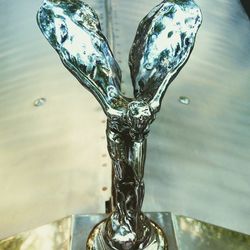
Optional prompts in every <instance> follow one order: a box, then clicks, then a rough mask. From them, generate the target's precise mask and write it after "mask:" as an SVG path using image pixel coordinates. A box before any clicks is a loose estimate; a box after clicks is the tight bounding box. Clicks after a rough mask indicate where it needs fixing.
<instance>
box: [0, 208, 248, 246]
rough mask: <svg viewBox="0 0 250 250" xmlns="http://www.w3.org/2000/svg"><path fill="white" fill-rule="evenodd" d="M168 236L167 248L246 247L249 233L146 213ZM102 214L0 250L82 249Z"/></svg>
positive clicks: (65, 222) (68, 221)
mask: <svg viewBox="0 0 250 250" xmlns="http://www.w3.org/2000/svg"><path fill="white" fill-rule="evenodd" d="M146 215H147V217H149V218H150V219H152V220H153V221H155V222H156V223H157V224H158V225H159V226H160V227H161V228H162V229H163V231H164V233H165V234H166V236H167V241H168V249H169V250H201V249H202V250H211V249H212V250H222V249H227V250H236V249H237V250H249V246H250V236H249V235H245V234H241V233H238V232H234V231H231V230H227V229H225V228H221V227H217V226H214V225H211V224H207V223H204V222H201V221H198V220H194V219H191V218H187V217H184V216H177V215H174V214H170V213H146ZM104 219H105V215H96V214H95V215H74V216H70V217H67V218H64V219H61V220H58V221H56V222H54V223H50V224H47V225H44V226H42V227H39V228H37V229H34V230H31V231H28V232H25V233H21V234H18V235H16V236H13V237H10V238H7V239H4V240H1V241H0V250H85V246H86V241H87V238H88V235H89V232H90V230H91V229H92V228H93V227H94V225H95V224H97V223H98V222H99V221H102V220H104Z"/></svg>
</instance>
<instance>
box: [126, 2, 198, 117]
mask: <svg viewBox="0 0 250 250" xmlns="http://www.w3.org/2000/svg"><path fill="white" fill-rule="evenodd" d="M201 21H202V16H201V11H200V9H199V7H198V6H197V5H196V4H195V3H194V1H193V0H171V1H170V0H169V1H166V0H165V1H163V2H162V3H161V4H159V5H158V6H156V7H155V8H154V9H153V10H152V11H151V12H150V13H149V14H148V15H147V16H146V17H145V18H144V19H143V20H142V21H141V23H140V24H139V27H138V30H137V33H136V37H135V40H134V43H133V46H132V48H131V51H130V57H129V65H130V70H131V77H132V81H133V86H134V94H135V97H136V98H137V99H139V100H140V99H143V100H144V101H146V102H148V103H149V104H150V107H151V109H152V111H153V112H154V113H155V112H158V111H159V109H160V105H161V101H162V98H163V96H164V93H165V91H166V89H167V87H168V86H169V84H170V83H171V82H172V80H173V79H174V78H175V76H176V75H177V74H178V73H179V71H180V70H181V68H182V67H183V66H184V64H185V63H186V62H187V60H188V57H189V55H190V54H191V51H192V48H193V46H194V42H195V37H196V33H197V31H198V28H199V26H200V25H201Z"/></svg>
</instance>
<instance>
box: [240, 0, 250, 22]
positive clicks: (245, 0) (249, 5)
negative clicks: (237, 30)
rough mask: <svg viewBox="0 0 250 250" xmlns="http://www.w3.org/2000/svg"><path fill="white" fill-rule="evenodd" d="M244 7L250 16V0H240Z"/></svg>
mask: <svg viewBox="0 0 250 250" xmlns="http://www.w3.org/2000/svg"><path fill="white" fill-rule="evenodd" d="M240 2H241V4H242V6H243V8H244V9H245V11H246V13H247V15H248V18H250V0H240Z"/></svg>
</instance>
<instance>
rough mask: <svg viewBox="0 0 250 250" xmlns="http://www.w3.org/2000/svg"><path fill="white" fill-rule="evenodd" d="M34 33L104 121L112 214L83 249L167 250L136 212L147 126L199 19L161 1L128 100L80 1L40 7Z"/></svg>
mask: <svg viewBox="0 0 250 250" xmlns="http://www.w3.org/2000/svg"><path fill="white" fill-rule="evenodd" d="M37 21H38V24H39V27H40V29H41V31H42V33H43V34H44V36H45V37H46V39H47V40H48V41H49V43H50V44H51V45H52V46H53V48H54V49H55V50H56V51H57V53H58V54H59V56H60V58H61V60H62V62H63V64H64V65H65V67H66V68H67V69H68V70H69V71H70V72H71V73H72V74H73V75H74V76H75V77H76V78H77V79H78V81H79V82H80V83H81V84H82V85H83V86H84V87H85V88H87V89H88V90H89V91H90V92H91V93H92V94H93V95H94V96H95V97H96V99H97V100H98V101H99V103H100V105H101V106H102V108H103V110H104V112H105V114H106V115H107V119H108V122H107V133H106V134H107V142H108V150H109V154H110V157H111V159H112V165H113V172H114V175H113V187H114V196H113V201H114V202H113V203H114V209H113V212H112V214H111V215H110V216H109V218H108V219H107V220H105V221H103V222H102V223H100V224H99V225H97V226H96V228H95V229H94V230H93V231H92V233H91V235H90V237H89V241H88V243H87V248H88V249H167V242H166V239H165V236H164V234H163V232H162V230H161V229H160V228H159V227H158V226H157V225H156V224H155V223H154V222H152V221H150V220H149V219H148V218H147V217H146V216H145V215H144V214H143V213H142V212H141V207H142V203H143V198H144V181H143V175H144V165H145V159H146V147H147V139H146V137H147V135H148V133H149V126H150V124H151V123H152V122H153V121H154V119H155V116H156V113H157V112H158V111H159V110H160V106H161V101H162V98H163V96H164V94H165V92H166V90H167V87H168V86H169V84H170V83H171V82H172V80H173V79H174V78H175V77H176V75H177V74H178V72H179V71H180V70H181V68H182V67H183V66H184V65H185V63H186V62H187V59H188V58H189V56H190V53H191V51H192V49H193V46H194V42H195V37H196V33H197V31H198V29H199V26H200V25H201V21H202V17H201V11H200V9H199V7H198V6H197V5H196V4H195V3H194V1H193V0H169V1H163V2H162V3H160V4H159V5H158V6H156V7H155V8H154V9H153V10H152V11H151V12H149V14H148V15H147V16H145V17H144V19H143V20H142V21H141V23H140V24H139V27H138V30H137V33H136V36H135V40H134V42H133V45H132V48H131V51H130V57H129V66H130V70H131V78H132V82H133V86H134V97H133V98H129V97H125V96H123V95H122V94H121V90H120V84H121V77H122V76H121V70H120V68H119V65H118V64H117V62H116V60H115V58H114V56H113V54H112V52H111V49H110V47H109V45H108V42H107V40H106V38H105V37H104V35H103V34H102V32H101V27H100V23H99V20H98V16H97V14H96V13H95V12H94V10H93V9H91V8H90V7H89V6H88V5H87V4H85V3H83V2H82V1H80V0H74V1H73V0H45V1H44V2H43V5H42V7H41V8H40V10H39V11H38V15H37Z"/></svg>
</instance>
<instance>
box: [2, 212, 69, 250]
mask: <svg viewBox="0 0 250 250" xmlns="http://www.w3.org/2000/svg"><path fill="white" fill-rule="evenodd" d="M72 224H73V223H72V217H67V218H64V219H61V220H58V221H56V222H53V223H50V224H47V225H44V226H42V227H39V228H37V229H34V230H32V231H28V232H25V233H21V234H18V235H16V236H13V237H10V238H7V239H5V240H1V241H0V250H59V249H60V250H69V249H71V248H70V246H71V228H72Z"/></svg>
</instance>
